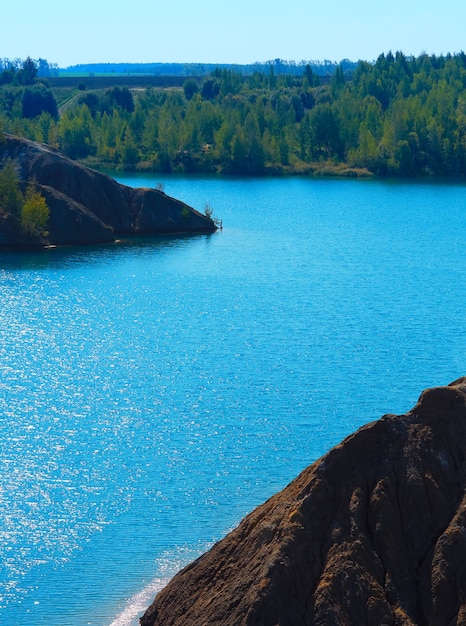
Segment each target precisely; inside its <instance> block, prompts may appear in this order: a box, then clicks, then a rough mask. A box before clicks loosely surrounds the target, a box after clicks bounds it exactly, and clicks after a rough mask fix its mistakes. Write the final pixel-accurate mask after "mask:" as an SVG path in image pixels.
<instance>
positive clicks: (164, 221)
mask: <svg viewBox="0 0 466 626" xmlns="http://www.w3.org/2000/svg"><path fill="white" fill-rule="evenodd" d="M7 159H12V161H13V162H14V165H15V168H16V171H17V173H18V178H19V181H20V183H21V184H22V186H23V187H25V186H26V185H28V184H32V185H33V186H34V187H35V188H36V190H37V191H39V192H40V193H41V194H42V195H43V196H44V197H45V199H46V201H47V204H48V207H49V209H50V218H49V224H48V232H49V235H48V238H47V239H48V243H50V244H55V245H65V244H89V243H106V242H111V241H114V240H115V238H116V237H118V236H121V235H124V234H126V235H127V234H145V235H155V234H178V233H212V232H214V231H215V230H216V226H215V224H214V222H213V220H212V219H210V218H208V217H206V216H205V215H202V214H201V213H199V212H198V211H195V210H194V209H192V208H191V207H189V206H188V205H186V204H184V203H183V202H180V201H179V200H176V199H174V198H171V197H170V196H167V195H166V194H165V193H163V192H162V191H158V190H156V189H142V188H139V189H133V188H131V187H127V186H125V185H121V184H119V183H117V182H116V181H115V180H113V179H112V178H111V177H109V176H107V175H105V174H102V173H101V172H97V171H96V170H93V169H90V168H88V167H84V166H83V165H80V164H79V163H77V162H75V161H72V160H71V159H68V158H67V157H65V156H64V155H63V154H61V153H60V152H59V151H57V150H54V149H53V148H51V147H49V146H46V145H44V144H39V143H36V142H33V141H28V140H26V139H21V138H19V137H15V136H13V135H7V134H5V141H4V142H2V143H0V168H1V167H2V166H3V164H4V163H5V161H6V160H7ZM28 243H29V244H33V243H34V242H33V241H32V242H31V241H29V240H28V238H27V237H25V236H24V235H22V234H21V233H19V232H17V231H16V230H15V229H14V228H12V225H11V224H9V223H8V220H5V219H0V247H12V246H23V245H27V244H28Z"/></svg>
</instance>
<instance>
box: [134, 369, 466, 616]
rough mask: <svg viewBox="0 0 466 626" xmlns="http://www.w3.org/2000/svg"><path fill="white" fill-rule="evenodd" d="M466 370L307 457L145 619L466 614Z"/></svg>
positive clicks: (174, 582)
mask: <svg viewBox="0 0 466 626" xmlns="http://www.w3.org/2000/svg"><path fill="white" fill-rule="evenodd" d="M465 458H466V378H462V379H460V380H458V381H456V382H454V383H452V384H451V385H449V386H447V387H440V388H435V389H429V390H427V391H425V392H424V393H423V394H422V395H421V397H420V399H419V401H418V403H417V405H416V406H415V407H414V408H413V409H412V410H411V411H410V412H408V413H407V414H406V415H402V416H394V415H387V416H384V417H382V418H381V419H380V420H379V421H377V422H374V423H371V424H369V425H367V426H365V427H363V428H361V429H360V430H359V431H357V432H356V433H355V434H354V435H352V436H350V437H349V438H347V439H346V440H345V441H343V443H341V444H340V445H339V446H337V447H336V448H334V449H333V450H331V451H330V452H329V453H328V454H326V455H325V456H324V457H322V458H321V459H320V460H318V461H316V462H315V463H314V464H313V465H311V466H310V467H309V468H307V469H306V470H304V471H303V472H302V473H301V475H300V476H298V478H296V479H295V480H294V481H293V482H292V483H291V484H290V485H289V486H288V487H286V488H285V489H284V490H283V491H282V492H280V493H278V494H277V495H275V496H274V497H272V498H271V499H270V500H268V501H267V502H266V503H265V504H263V505H262V506H260V507H258V508H257V509H256V510H254V511H253V512H252V513H251V514H250V515H248V516H247V517H246V518H245V519H244V520H243V521H242V522H241V523H240V525H239V526H238V528H236V529H235V530H234V531H233V532H231V533H230V534H229V535H227V537H225V539H223V540H222V541H220V542H219V543H218V544H216V545H215V546H214V547H213V548H212V549H211V550H210V551H209V552H207V553H206V554H204V555H203V556H202V557H200V558H199V559H198V560H197V561H195V562H194V563H192V564H191V565H189V566H188V567H186V568H185V569H184V570H182V571H181V572H180V573H179V574H177V575H176V576H175V577H174V578H173V579H172V581H171V582H170V583H169V584H168V585H167V587H166V588H165V589H163V590H162V591H161V592H160V593H159V594H158V596H157V597H156V599H155V601H154V603H153V604H152V606H151V607H150V608H149V609H148V610H147V611H146V613H145V615H144V616H143V618H141V626H199V625H202V626H213V625H218V626H220V625H221V626H241V625H248V626H252V625H262V626H276V625H280V626H300V625H308V626H311V625H321V626H324V625H325V626H329V625H335V626H346V625H347V626H356V625H358V626H359V625H361V624H366V625H368V626H381V625H386V626H388V625H400V626H401V625H403V626H406V625H429V626H443V625H445V626H446V625H454V624H455V625H459V624H466V492H465V487H466V461H465Z"/></svg>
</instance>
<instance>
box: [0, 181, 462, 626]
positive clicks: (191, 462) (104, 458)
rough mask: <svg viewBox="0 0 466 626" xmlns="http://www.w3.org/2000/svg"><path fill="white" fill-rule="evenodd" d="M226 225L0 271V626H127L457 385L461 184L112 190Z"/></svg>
mask: <svg viewBox="0 0 466 626" xmlns="http://www.w3.org/2000/svg"><path fill="white" fill-rule="evenodd" d="M118 176H119V178H120V180H121V181H122V182H125V183H126V184H130V185H141V186H142V185H144V186H149V185H150V186H155V185H156V183H157V182H162V183H164V184H165V191H166V192H167V193H168V194H170V195H173V196H175V197H178V198H180V199H183V200H185V201H187V202H188V203H189V204H191V205H192V206H194V207H195V208H198V209H199V210H201V211H202V210H203V207H204V204H205V203H209V204H210V206H211V207H212V208H213V209H214V213H215V214H216V215H217V217H219V218H221V219H222V220H223V227H224V228H223V231H222V232H218V233H216V234H213V235H200V236H192V237H178V238H173V237H159V238H154V239H129V240H124V241H121V242H119V243H118V244H115V245H107V246H99V247H90V248H81V249H76V248H63V249H51V250H48V251H44V252H41V253H35V254H30V253H24V254H23V253H2V254H1V255H0V268H1V269H0V298H1V300H0V302H1V307H0V357H1V358H0V446H1V454H0V497H1V507H0V539H1V540H0V553H1V554H0V563H1V564H2V565H1V570H0V623H2V624H6V625H12V626H13V625H14V626H23V625H26V624H27V625H29V624H34V626H58V625H60V626H62V625H63V624H67V625H68V626H84V625H87V624H92V625H96V626H108V625H110V624H113V626H129V624H135V623H137V616H138V615H139V614H140V611H141V610H143V608H144V607H146V606H147V605H148V604H149V602H150V601H151V600H152V598H153V595H154V594H155V592H156V590H157V589H158V588H160V586H161V585H163V584H164V582H165V581H166V580H167V578H169V577H170V576H171V575H172V574H173V573H174V572H175V571H176V570H177V569H178V568H179V567H181V565H183V564H185V563H186V562H188V561H189V560H191V559H192V558H194V557H195V556H197V555H198V554H199V553H200V552H201V551H203V550H205V549H206V548H207V547H208V546H209V545H210V544H211V543H212V542H213V541H215V540H217V539H219V538H220V537H221V536H223V535H224V534H225V532H227V531H228V530H229V529H230V528H232V527H233V526H234V525H235V524H237V523H238V521H239V520H240V519H241V518H242V517H243V516H244V515H245V514H246V513H247V512H248V511H250V510H251V509H252V508H253V507H255V506H256V505H258V504H260V503H261V502H263V501H264V500H265V499H266V498H267V497H269V496H270V495H272V494H273V493H274V492H276V491H277V490H279V489H281V488H282V487H284V486H285V485H286V484H287V483H288V482H289V481H291V480H292V479H293V478H294V477H295V476H296V475H297V474H298V472H299V471H300V470H301V469H303V468H304V467H306V466H307V465H308V464H309V463H311V462H312V461H314V460H315V459H316V458H318V457H319V456H321V455H322V454H323V453H325V452H326V451H327V450H328V449H329V448H330V447H331V446H333V445H335V444H336V443H338V442H339V441H341V439H342V438H343V437H344V436H346V435H347V434H349V433H351V432H353V431H354V430H355V429H356V428H358V427H359V426H361V425H362V424H365V423H367V422H369V421H372V420H374V419H377V418H378V417H380V416H381V415H382V414H384V413H388V412H390V413H401V412H404V411H406V410H408V409H409V408H410V407H411V406H413V404H414V403H415V402H416V400H417V397H418V396H419V394H420V392H421V391H422V390H423V389H424V388H425V387H428V386H432V385H438V384H446V383H448V382H451V381H453V380H454V379H455V378H457V377H459V376H461V375H464V374H466V371H465V366H464V353H465V347H466V332H465V323H464V310H465V305H466V286H465V285H466V264H465V250H466V234H465V233H466V229H465V227H464V226H465V199H466V189H465V186H464V185H461V184H455V183H441V184H439V183H431V182H429V183H426V182H417V183H396V182H390V181H388V182H387V181H383V182H380V181H352V180H311V179H303V178H291V179H278V180H277V179H275V180H255V179H249V180H245V179H227V180H225V179H212V178H210V179H209V178H194V179H193V178H189V179H187V178H182V177H180V178H177V177H172V178H161V177H159V176H157V177H147V176H146V177H144V176H132V175H122V174H119V175H118Z"/></svg>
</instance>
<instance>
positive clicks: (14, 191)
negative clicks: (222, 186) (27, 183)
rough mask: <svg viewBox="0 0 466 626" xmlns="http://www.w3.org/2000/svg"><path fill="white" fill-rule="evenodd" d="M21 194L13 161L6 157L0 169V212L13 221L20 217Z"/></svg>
mask: <svg viewBox="0 0 466 626" xmlns="http://www.w3.org/2000/svg"><path fill="white" fill-rule="evenodd" d="M22 207H23V194H22V193H21V190H20V188H19V182H18V176H17V174H16V170H15V166H14V163H13V161H12V160H11V159H8V160H7V161H6V163H5V165H4V166H3V169H2V170H0V212H1V213H2V215H3V216H4V217H8V218H11V219H13V220H15V221H17V220H19V219H20V217H21V210H22Z"/></svg>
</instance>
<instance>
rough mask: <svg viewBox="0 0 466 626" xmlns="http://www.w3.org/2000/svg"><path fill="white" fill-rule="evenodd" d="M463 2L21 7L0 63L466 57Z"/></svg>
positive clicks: (6, 20) (56, 1) (307, 0)
mask: <svg viewBox="0 0 466 626" xmlns="http://www.w3.org/2000/svg"><path fill="white" fill-rule="evenodd" d="M465 24H466V2H464V1H463V0H461V1H459V0H444V1H443V2H433V0H391V1H390V2H377V1H376V0H353V1H352V2H351V0H333V1H331V0H326V1H323V0H322V1H319V2H317V1H316V0H292V1H290V2H283V1H281V2H277V1H275V0H162V1H161V0H129V1H128V0H125V1H123V0H75V1H71V2H68V1H67V0H22V1H14V2H8V3H7V4H6V6H5V7H4V10H3V11H2V29H1V30H2V33H1V36H0V57H3V58H5V57H6V58H21V59H24V58H26V57H27V56H31V57H32V58H33V59H38V58H39V57H41V58H43V59H47V61H49V62H50V63H58V65H59V66H60V67H67V66H69V65H74V64H78V63H89V62H141V63H143V62H167V61H173V62H181V63H184V62H190V63H252V62H255V61H268V60H271V59H275V58H281V59H284V60H288V61H297V62H299V61H302V60H306V61H307V60H324V59H328V60H330V61H341V60H342V59H344V58H348V59H350V60H354V61H357V60H359V59H364V60H368V61H371V60H373V59H375V58H377V56H378V55H379V54H380V53H381V52H388V51H389V50H392V52H396V51H397V50H401V51H403V52H404V53H405V54H414V55H418V54H420V53H421V52H427V53H429V54H432V53H434V54H442V53H445V54H446V53H447V52H451V53H455V52H459V51H461V50H465V51H466V30H465V27H464V25H465Z"/></svg>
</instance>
